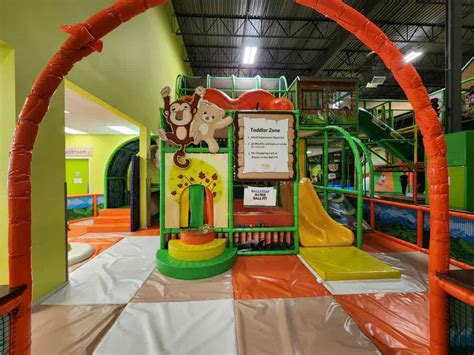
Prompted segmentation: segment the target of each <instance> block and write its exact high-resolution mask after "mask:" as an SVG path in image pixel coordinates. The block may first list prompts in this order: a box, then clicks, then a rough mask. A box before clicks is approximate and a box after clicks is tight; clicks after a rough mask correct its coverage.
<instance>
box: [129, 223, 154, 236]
mask: <svg viewBox="0 0 474 355" xmlns="http://www.w3.org/2000/svg"><path fill="white" fill-rule="evenodd" d="M159 236H160V228H158V227H153V226H151V227H150V228H148V229H142V230H139V231H136V232H133V234H132V237H159Z"/></svg>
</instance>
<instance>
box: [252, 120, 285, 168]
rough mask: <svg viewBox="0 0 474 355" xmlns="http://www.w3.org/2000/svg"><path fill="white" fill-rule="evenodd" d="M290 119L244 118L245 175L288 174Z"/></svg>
mask: <svg viewBox="0 0 474 355" xmlns="http://www.w3.org/2000/svg"><path fill="white" fill-rule="evenodd" d="M288 127H289V123H288V119H283V120H272V119H267V118H248V117H244V169H243V173H244V174H245V173H288V172H289V168H288V150H289V145H288Z"/></svg>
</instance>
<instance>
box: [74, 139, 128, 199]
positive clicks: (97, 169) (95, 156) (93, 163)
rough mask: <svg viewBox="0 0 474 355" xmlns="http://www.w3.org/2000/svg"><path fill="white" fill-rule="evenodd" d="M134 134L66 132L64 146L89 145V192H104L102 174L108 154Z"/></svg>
mask: <svg viewBox="0 0 474 355" xmlns="http://www.w3.org/2000/svg"><path fill="white" fill-rule="evenodd" d="M135 137H136V136H124V135H73V134H66V147H91V148H92V157H91V158H90V165H89V169H90V182H89V183H90V193H93V194H103V193H104V174H105V168H106V165H107V162H108V161H109V158H110V155H111V154H112V153H113V151H114V150H115V148H117V147H118V146H119V145H120V144H122V143H123V142H126V141H128V140H130V139H132V138H135Z"/></svg>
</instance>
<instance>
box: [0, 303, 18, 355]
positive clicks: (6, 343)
mask: <svg viewBox="0 0 474 355" xmlns="http://www.w3.org/2000/svg"><path fill="white" fill-rule="evenodd" d="M17 311H18V309H17V308H15V309H13V310H12V311H10V312H8V313H6V314H3V315H1V316H0V354H1V355H8V354H14V353H15V332H16V326H15V325H16V319H17Z"/></svg>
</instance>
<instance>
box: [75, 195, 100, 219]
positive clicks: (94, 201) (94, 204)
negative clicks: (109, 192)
mask: <svg viewBox="0 0 474 355" xmlns="http://www.w3.org/2000/svg"><path fill="white" fill-rule="evenodd" d="M99 196H103V197H104V206H105V194H79V195H69V196H67V199H68V200H69V199H73V198H81V197H91V198H92V216H90V217H84V218H77V219H67V221H68V222H70V221H75V222H78V221H80V220H85V219H89V218H93V217H97V216H98V210H99V209H98V207H97V198H98V197H99ZM66 210H67V206H66Z"/></svg>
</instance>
